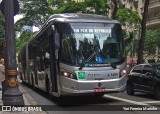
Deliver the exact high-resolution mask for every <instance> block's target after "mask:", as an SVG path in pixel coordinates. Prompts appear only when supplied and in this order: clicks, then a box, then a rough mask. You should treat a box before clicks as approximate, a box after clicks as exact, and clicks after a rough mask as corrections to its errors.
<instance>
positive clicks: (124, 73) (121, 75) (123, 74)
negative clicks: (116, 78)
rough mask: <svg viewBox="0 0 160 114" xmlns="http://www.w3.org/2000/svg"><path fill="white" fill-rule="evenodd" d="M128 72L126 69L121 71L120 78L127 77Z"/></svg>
mask: <svg viewBox="0 0 160 114" xmlns="http://www.w3.org/2000/svg"><path fill="white" fill-rule="evenodd" d="M126 75H127V71H126V70H125V69H122V70H120V77H123V76H126Z"/></svg>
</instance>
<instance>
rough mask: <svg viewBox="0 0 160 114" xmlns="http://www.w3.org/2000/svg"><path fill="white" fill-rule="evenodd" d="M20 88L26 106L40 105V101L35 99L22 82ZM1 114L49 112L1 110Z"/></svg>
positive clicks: (1, 104)
mask: <svg viewBox="0 0 160 114" xmlns="http://www.w3.org/2000/svg"><path fill="white" fill-rule="evenodd" d="M19 90H20V91H21V92H22V93H23V99H24V104H25V106H32V105H35V106H36V105H38V103H37V102H36V101H35V100H34V98H33V97H32V96H31V95H30V94H29V93H28V92H27V91H26V90H25V89H24V88H23V85H21V84H20V86H19ZM0 106H3V101H2V90H0ZM0 114H47V113H46V112H45V111H23V112H22V111H14V112H8V111H5V112H3V111H0Z"/></svg>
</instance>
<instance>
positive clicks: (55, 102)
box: [20, 85, 160, 114]
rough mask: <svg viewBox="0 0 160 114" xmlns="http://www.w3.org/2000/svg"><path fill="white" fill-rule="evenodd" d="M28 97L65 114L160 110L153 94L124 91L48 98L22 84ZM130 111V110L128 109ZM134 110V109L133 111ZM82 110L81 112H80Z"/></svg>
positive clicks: (59, 113) (141, 113)
mask: <svg viewBox="0 0 160 114" xmlns="http://www.w3.org/2000/svg"><path fill="white" fill-rule="evenodd" d="M20 87H21V88H24V89H21V90H23V93H24V94H25V96H26V98H27V99H28V101H29V102H30V104H31V105H40V106H42V108H45V109H46V113H48V114H52V113H53V111H54V113H57V114H61V113H62V114H63V113H75V111H76V113H77V114H78V113H82V112H81V111H83V113H88V111H89V113H93V114H97V113H105V114H106V113H109V114H110V113H111V114H112V113H114V114H116V113H119V112H120V111H122V112H123V114H125V113H127V114H128V113H129V114H135V113H138V114H144V113H145V114H147V113H153V114H158V113H159V111H154V110H156V109H158V110H159V108H160V101H156V100H154V98H153V96H152V95H146V94H142V93H136V94H135V95H134V96H129V95H127V94H126V92H124V93H114V94H111V93H110V94H106V95H104V96H103V97H102V98H96V97H91V96H83V97H82V96H81V97H65V98H61V99H59V98H55V97H52V98H47V97H46V95H45V94H44V93H42V92H40V93H41V94H39V93H37V92H35V91H33V90H32V89H31V88H28V87H26V86H25V85H21V86H20ZM141 107H145V108H146V107H148V109H149V110H151V112H150V111H142V110H141ZM127 108H128V109H129V111H128V109H127ZM131 110H132V111H131ZM79 111H80V112H79Z"/></svg>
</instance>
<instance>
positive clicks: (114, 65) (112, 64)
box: [79, 51, 117, 70]
mask: <svg viewBox="0 0 160 114" xmlns="http://www.w3.org/2000/svg"><path fill="white" fill-rule="evenodd" d="M101 52H102V51H101ZM102 53H103V52H102ZM97 54H98V53H97V52H95V51H94V52H93V53H92V55H91V56H89V58H88V59H87V60H86V61H85V62H83V63H82V64H81V66H80V67H79V70H82V68H83V67H84V65H85V64H86V63H87V62H89V61H90V60H91V59H92V58H93V57H94V55H97ZM103 55H104V56H105V57H106V55H105V54H104V53H103ZM108 63H109V64H110V65H111V67H112V68H113V69H116V68H117V66H116V64H114V63H112V62H111V61H109V62H108Z"/></svg>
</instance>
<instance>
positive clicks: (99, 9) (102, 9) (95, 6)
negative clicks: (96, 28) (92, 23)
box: [84, 0, 109, 15]
mask: <svg viewBox="0 0 160 114" xmlns="http://www.w3.org/2000/svg"><path fill="white" fill-rule="evenodd" d="M84 4H85V6H86V13H95V14H99V15H107V14H108V12H109V5H108V4H107V3H106V0H85V2H84Z"/></svg>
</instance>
